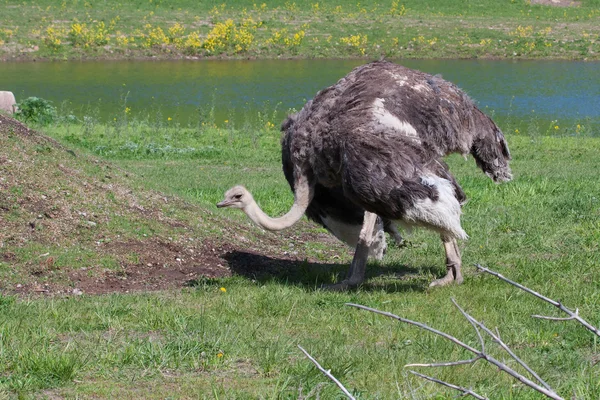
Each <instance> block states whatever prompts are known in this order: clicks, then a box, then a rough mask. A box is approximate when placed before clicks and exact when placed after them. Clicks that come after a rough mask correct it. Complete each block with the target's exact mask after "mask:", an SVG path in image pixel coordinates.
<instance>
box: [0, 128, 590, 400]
mask: <svg viewBox="0 0 600 400" xmlns="http://www.w3.org/2000/svg"><path fill="white" fill-rule="evenodd" d="M523 125H524V126H525V125H527V123H526V122H525V123H524V124H523ZM88 128H89V127H88ZM162 129H163V128H160V127H154V128H153V127H151V126H142V125H137V124H135V123H131V124H129V125H125V126H122V127H121V129H120V130H116V129H112V128H110V127H106V126H96V127H94V128H93V129H87V128H85V129H84V127H80V126H78V125H69V126H68V128H67V127H66V126H64V125H57V126H50V127H48V128H46V129H45V130H46V131H47V132H48V133H50V134H51V135H52V136H54V137H56V138H59V139H60V140H61V141H62V142H63V143H65V144H67V145H69V146H76V147H75V148H76V150H77V151H81V150H83V151H87V152H91V153H92V154H93V155H94V154H95V155H94V156H93V157H98V156H103V157H107V158H109V159H110V160H111V162H112V163H114V164H116V167H118V168H113V169H112V170H113V171H116V170H117V169H120V168H122V169H123V171H129V172H128V176H129V178H128V179H129V180H128V181H126V182H129V183H127V184H128V185H131V186H132V187H135V188H138V189H136V190H140V189H141V188H146V189H152V190H160V191H162V192H165V193H166V194H168V195H175V196H180V197H182V198H183V199H185V200H188V201H190V202H192V203H195V204H197V205H199V206H201V207H202V208H201V209H204V208H206V209H208V210H210V212H211V213H213V215H214V218H213V219H212V220H210V224H206V225H205V226H204V227H205V228H206V232H205V233H204V234H203V235H205V236H202V237H205V238H210V237H211V233H210V232H211V229H215V225H217V226H218V225H222V226H227V227H228V228H230V229H231V230H230V231H228V232H235V229H237V227H241V226H244V227H247V228H246V229H250V230H252V229H254V230H256V229H255V228H249V223H248V221H247V218H246V217H245V216H244V215H243V214H242V213H240V212H236V211H232V210H217V209H216V208H214V203H215V202H216V201H219V200H220V199H221V196H222V193H223V192H224V190H225V189H227V188H228V187H229V186H231V185H233V184H236V183H243V184H245V185H246V186H247V187H248V188H250V189H251V190H252V191H253V193H254V195H255V197H256V199H257V201H259V203H260V204H261V206H262V207H263V208H264V209H265V210H266V211H267V212H268V213H270V214H281V213H283V212H285V211H287V209H288V208H289V206H290V204H291V202H292V196H291V194H290V191H289V188H288V186H287V183H286V182H285V180H284V178H283V174H282V173H281V166H280V161H279V132H277V131H276V130H273V129H262V130H260V129H257V128H255V129H254V130H253V132H254V133H251V132H250V131H238V130H228V129H223V128H215V127H212V126H211V127H206V128H204V129H191V128H186V129H179V130H172V131H164V130H162ZM505 130H507V129H505ZM588 133H589V134H590V135H596V134H597V133H596V132H588ZM530 134H531V135H530ZM508 141H509V144H510V148H511V152H512V154H513V158H514V159H513V162H512V164H511V165H512V167H513V171H514V174H515V179H514V181H512V182H509V183H506V184H502V185H495V184H493V183H492V182H491V181H490V180H489V179H488V178H487V177H485V176H484V175H483V174H482V173H481V172H480V171H479V170H478V169H477V168H476V166H475V165H474V162H473V160H472V159H469V160H463V159H462V158H460V157H456V156H452V157H449V159H448V162H449V164H450V166H451V169H452V171H453V173H454V174H455V175H456V176H457V177H458V180H459V182H460V183H461V185H462V186H463V188H464V189H465V191H466V193H467V196H468V198H469V199H470V201H469V203H468V204H467V205H466V206H465V207H464V216H463V226H464V228H465V230H466V231H467V232H468V233H469V235H470V239H469V240H468V241H465V242H463V243H461V245H460V246H461V249H462V253H463V265H464V269H465V271H466V280H465V283H464V284H463V285H461V286H457V287H448V288H441V289H437V290H428V289H427V284H428V283H429V282H430V281H431V280H432V279H433V278H434V277H436V276H439V275H440V274H442V273H443V249H442V246H441V244H440V242H439V238H438V237H437V235H435V234H433V233H431V232H427V231H423V230H416V231H415V232H413V233H412V234H411V235H410V236H408V246H407V247H405V248H402V249H398V248H392V249H390V251H389V252H388V254H387V255H386V257H385V259H384V260H383V261H382V262H381V263H372V264H370V266H369V270H368V280H367V282H366V283H365V285H363V286H362V287H361V288H360V289H358V290H356V291H351V292H347V293H328V292H323V291H319V290H316V289H318V287H319V286H320V285H321V284H322V283H328V282H332V281H334V280H336V279H337V278H339V276H341V275H342V274H343V273H344V271H345V268H346V265H347V263H348V262H349V260H350V253H349V252H348V251H341V252H336V251H335V250H336V249H335V248H332V247H331V245H328V244H327V243H322V242H318V241H315V240H314V239H312V240H308V241H306V242H305V243H301V241H295V240H291V241H289V242H283V245H282V247H281V248H280V250H279V251H280V252H283V251H288V252H292V251H294V250H302V254H309V255H310V257H312V259H313V260H315V262H313V263H308V262H305V261H303V260H302V259H299V260H298V261H290V262H287V264H286V268H287V269H286V270H279V271H275V272H273V271H266V272H265V273H262V274H261V273H259V274H257V275H255V276H246V275H243V274H241V275H238V276H234V277H232V278H224V279H201V280H199V281H197V282H196V285H195V286H193V287H190V288H187V289H184V290H177V291H169V292H160V293H145V294H115V295H106V296H87V295H84V296H76V297H71V298H67V297H65V298H60V297H56V298H51V299H40V298H35V297H32V298H15V297H12V296H2V297H0V395H2V394H4V395H6V396H7V397H9V398H10V397H13V396H17V395H19V396H22V397H29V396H31V397H35V398H39V397H44V396H46V397H47V398H56V397H57V396H58V397H67V398H74V397H79V398H81V397H83V398H89V397H94V398H132V399H133V398H157V399H158V398H200V399H204V398H206V399H223V398H227V399H246V398H265V399H275V398H298V397H299V396H300V395H301V394H302V395H306V394H307V393H309V392H310V391H311V390H312V389H315V388H316V387H317V385H319V384H322V387H320V389H318V390H320V396H321V398H342V397H341V394H340V393H339V391H338V390H337V389H336V387H335V386H334V385H333V384H332V383H330V382H328V381H327V379H326V378H325V377H323V376H322V375H321V374H320V373H319V372H318V371H317V370H316V369H315V368H314V367H313V366H312V364H311V363H310V362H309V361H308V360H307V359H305V358H304V357H303V355H302V354H301V353H300V351H299V350H298V349H297V345H301V346H303V347H304V348H306V349H307V350H308V351H309V352H310V353H311V354H312V355H313V356H314V357H315V358H316V359H317V360H319V362H320V363H321V364H322V365H323V366H324V367H325V368H327V369H331V371H332V373H333V374H334V375H335V376H336V377H337V378H338V379H340V380H341V381H342V382H343V383H344V385H346V387H347V388H349V389H350V390H352V391H353V392H354V393H355V395H356V396H358V397H359V398H363V399H375V398H394V397H397V398H414V399H422V398H423V399H424V398H440V399H441V398H448V397H449V396H452V395H454V394H455V393H453V392H450V391H446V390H445V389H443V388H441V387H438V386H434V385H433V384H428V383H423V382H422V381H420V380H419V379H418V378H416V377H413V376H411V375H410V374H408V373H407V371H406V370H405V369H404V368H403V366H404V365H405V364H408V363H418V362H434V361H435V362H439V361H445V360H448V361H450V360H459V359H464V358H466V357H468V355H467V354H465V352H464V351H463V350H461V349H459V348H457V347H456V346H454V345H452V344H450V343H447V342H445V341H443V340H442V339H440V338H437V337H435V336H433V335H430V334H427V333H424V332H422V331H419V330H418V329H416V328H414V327H409V326H405V325H400V324H399V323H397V322H394V321H392V320H389V319H386V318H384V317H381V316H376V315H373V314H368V313H366V312H362V311H359V310H356V309H351V308H349V307H346V306H344V304H345V303H346V302H353V303H359V304H364V305H367V306H371V307H375V308H379V309H382V310H386V311H390V312H393V313H395V314H398V315H401V316H403V317H405V318H409V319H412V320H417V321H421V322H424V323H427V324H430V325H431V326H433V327H436V328H438V329H441V330H444V331H446V332H449V333H451V334H453V335H456V336H457V337H459V338H461V339H462V340H465V341H467V342H468V343H470V344H472V345H474V346H475V345H477V337H476V335H475V333H474V332H473V330H472V328H471V326H470V325H469V324H468V323H467V322H466V321H465V320H464V318H463V317H462V316H461V315H460V313H459V312H458V311H457V310H456V309H455V308H454V307H453V306H452V304H451V303H450V298H455V299H456V300H457V302H458V303H459V304H460V305H461V306H462V307H464V308H465V309H466V310H467V311H468V312H469V313H471V314H472V315H473V316H474V317H476V318H478V319H483V320H484V321H485V323H486V325H487V326H488V327H496V326H497V327H498V329H499V331H500V333H501V335H502V338H503V339H504V340H505V341H506V342H507V343H508V344H509V346H510V347H511V348H512V349H513V350H515V352H516V353H517V354H518V355H519V356H520V357H521V358H523V359H524V360H526V361H527V362H528V364H529V365H530V366H531V367H533V368H534V369H535V370H536V371H537V372H538V373H539V374H540V375H541V376H542V377H543V378H544V379H545V380H546V381H548V382H549V383H550V384H551V385H552V386H553V387H554V388H555V389H556V390H557V391H558V392H559V393H561V394H562V395H563V396H565V397H570V396H573V395H574V396H576V397H577V398H581V399H596V398H598V397H599V396H600V385H599V384H598V382H600V373H599V370H598V366H597V365H595V364H594V362H593V357H594V356H595V355H597V354H598V352H599V349H598V345H597V341H596V339H594V336H593V335H592V334H591V333H589V332H588V331H586V330H585V329H583V328H582V327H581V326H579V325H578V324H576V323H574V322H572V321H569V322H551V321H542V320H537V319H532V318H531V317H530V315H532V314H546V315H557V313H556V311H554V310H553V309H552V307H551V306H549V305H547V304H545V303H542V302H541V301H539V300H536V299H534V298H533V297H531V296H529V295H526V294H524V293H523V292H520V291H518V290H517V289H515V288H513V287H510V286H509V285H507V284H505V283H502V282H500V281H498V280H496V279H495V278H493V277H490V276H485V275H480V274H476V273H475V271H474V268H473V267H472V265H473V264H474V263H481V264H482V265H485V266H488V267H490V268H492V269H495V270H497V271H499V272H501V273H502V274H504V275H505V276H507V277H510V278H512V279H514V280H517V281H519V282H521V283H523V284H525V285H527V286H529V287H530V288H532V289H534V290H537V291H539V292H541V293H544V294H545V295H547V296H549V297H551V298H554V299H560V300H561V301H562V302H563V303H564V304H565V305H567V306H569V307H571V308H579V310H580V314H581V315H582V316H583V317H584V318H586V319H588V320H589V321H590V322H591V323H592V324H595V325H600V319H598V317H597V315H598V310H599V307H600V290H599V289H600V287H599V284H598V282H600V272H599V271H600V270H599V269H598V265H599V264H600V256H599V254H600V252H599V250H600V249H599V247H598V246H599V245H600V197H599V195H598V194H599V193H600V181H599V180H598V177H597V171H599V170H600V159H599V158H598V157H597V154H598V152H599V151H600V139H598V138H597V137H593V136H579V137H576V136H543V135H540V132H529V131H528V130H527V129H526V128H522V131H521V133H520V134H519V135H514V134H513V135H508ZM127 143H130V145H129V146H126V144H127ZM150 143H154V145H155V147H162V148H165V146H170V147H169V148H170V149H179V148H194V149H203V148H208V147H209V146H210V147H211V149H212V150H211V151H210V152H206V151H200V152H196V151H188V152H177V151H169V152H148V151H138V150H139V149H140V148H142V149H147V148H148V146H149V144H150ZM124 146H125V147H124ZM132 149H137V150H132ZM56 156H57V155H56V154H55V153H52V152H50V153H49V154H47V153H45V152H44V153H42V154H41V155H39V153H38V157H48V158H50V157H56ZM93 157H92V159H93ZM61 162H66V161H61ZM78 162H81V163H82V164H81V165H82V166H81V169H82V170H83V171H85V173H87V174H97V173H101V174H104V173H105V172H104V171H105V168H104V167H103V166H98V164H93V163H92V165H90V166H87V167H84V166H83V165H85V163H84V161H82V160H80V161H78ZM113 175H116V172H113ZM91 176H94V175H91ZM113 179H116V178H113ZM18 192H19V190H17V189H15V195H19V193H18ZM115 193H116V192H115ZM27 194H28V189H27V187H23V188H21V189H20V196H27ZM141 197H142V198H145V196H141ZM119 201H120V200H119V198H114V199H113V200H110V199H108V200H107V202H108V203H107V204H111V202H112V203H115V202H116V203H115V204H119ZM176 208H177V207H175V208H174V209H173V210H171V214H170V215H172V216H174V217H179V218H187V219H189V218H190V214H189V213H186V212H185V211H184V210H183V209H176ZM116 210H118V208H117V209H116ZM115 224H116V225H108V227H104V228H103V229H107V232H108V233H111V232H113V231H119V232H120V234H122V235H135V234H137V233H135V229H136V228H138V227H139V222H136V223H135V224H133V226H128V225H127V224H129V222H128V219H127V218H126V217H125V216H123V217H122V218H121V220H117V221H116V222H115ZM211 224H212V225H211ZM144 226H146V227H147V228H145V229H148V230H147V232H148V233H152V229H164V228H161V227H160V226H154V228H152V226H153V225H152V223H151V222H150V221H148V222H147V225H144ZM315 231H319V230H318V229H317V228H315V227H313V226H311V225H307V224H303V225H301V226H300V227H299V228H298V231H297V234H298V235H299V236H300V235H302V234H303V233H306V232H315ZM82 232H86V231H82ZM144 232H146V231H144ZM278 236H280V234H273V236H272V237H278ZM215 238H216V239H218V240H220V241H223V242H225V241H229V240H230V239H233V238H232V237H230V236H227V234H225V235H224V234H223V233H222V232H221V233H219V234H218V235H217V236H215V237H214V238H213V239H215ZM250 240H254V239H253V238H252V237H250ZM261 240H264V238H263V239H261ZM11 246H13V247H9V250H10V249H11V248H15V247H14V246H15V245H11ZM31 246H33V247H32V248H27V247H25V248H23V250H22V254H21V253H18V252H17V253H18V254H17V257H18V258H23V259H24V261H25V264H26V261H27V260H26V259H25V258H26V257H31V258H32V259H34V258H35V257H36V255H37V254H39V253H40V252H42V251H45V248H42V247H39V248H35V246H36V245H31ZM256 249H257V251H258V252H259V253H260V251H261V250H260V249H261V244H260V243H259V242H258V241H257V242H256ZM55 250H56V249H55ZM55 250H53V252H54V251H55ZM74 251H75V252H79V253H81V254H80V257H81V259H80V261H79V262H85V261H81V260H85V259H86V257H88V258H93V257H94V256H93V255H91V254H90V253H89V252H88V250H86V249H78V250H77V249H76V250H74ZM135 256H136V255H135V254H131V255H130V257H135ZM272 257H273V256H272ZM0 260H1V259H0ZM254 260H255V262H256V263H259V262H261V261H260V259H259V258H258V257H255V258H254ZM77 262H78V261H77V259H74V258H73V255H72V254H70V253H69V252H68V251H65V253H63V254H62V255H61V254H60V252H59V255H58V256H57V259H56V261H55V264H54V265H55V266H56V268H57V270H58V271H61V270H64V269H66V268H68V265H74V267H76V266H77ZM102 262H104V263H105V264H106V267H107V268H116V266H115V260H114V259H111V258H107V259H104V261H102ZM8 270H10V265H9V264H8V263H6V262H5V263H0V271H8ZM21 273H27V272H26V271H21ZM5 275H6V276H9V274H7V273H5ZM7 279H11V278H10V277H9V278H7ZM221 288H224V289H225V291H223V290H221ZM488 347H489V348H490V349H492V348H493V344H492V343H489V344H488ZM492 352H493V353H494V354H495V355H496V356H498V357H503V356H502V355H501V353H500V352H498V351H496V350H493V351H492ZM423 372H425V373H428V374H431V375H435V376H436V377H439V378H441V379H444V380H447V381H451V382H453V383H456V384H460V385H463V386H466V387H472V388H473V389H474V390H475V391H477V392H479V393H480V394H485V395H486V396H488V397H490V398H494V399H538V398H540V396H539V395H537V394H534V393H533V392H532V391H531V390H529V389H525V388H523V387H522V386H521V385H519V384H516V383H515V382H514V381H513V380H511V379H510V378H509V377H507V376H504V375H502V374H499V373H498V371H496V370H495V369H494V368H492V367H490V366H487V365H485V364H484V363H483V362H478V363H477V364H476V365H475V366H472V367H454V368H449V369H438V370H435V371H431V370H428V371H423Z"/></svg>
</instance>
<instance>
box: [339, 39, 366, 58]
mask: <svg viewBox="0 0 600 400" xmlns="http://www.w3.org/2000/svg"><path fill="white" fill-rule="evenodd" d="M340 42H341V43H343V44H345V45H347V46H349V47H351V48H353V49H355V50H358V53H359V54H360V55H361V56H364V55H365V52H366V50H367V49H366V47H367V42H368V38H367V35H360V34H358V35H352V36H347V37H342V38H340Z"/></svg>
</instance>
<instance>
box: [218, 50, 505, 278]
mask: <svg viewBox="0 0 600 400" xmlns="http://www.w3.org/2000/svg"><path fill="white" fill-rule="evenodd" d="M393 65H394V64H391V63H387V62H376V63H372V64H368V65H367V66H365V67H364V68H367V69H368V68H369V67H371V68H372V69H373V70H374V71H377V70H381V71H380V72H378V73H377V74H376V76H377V77H382V78H385V77H391V79H392V81H393V82H395V85H391V84H390V79H387V80H385V79H382V80H381V81H377V80H372V79H367V80H365V79H357V80H356V79H355V80H354V82H350V81H349V79H350V78H351V77H352V76H353V74H354V75H357V72H360V70H361V69H360V68H359V69H356V70H354V71H352V72H351V73H350V74H349V75H348V76H347V77H346V78H343V79H342V80H340V81H339V82H338V84H336V85H334V86H332V87H329V88H326V89H324V90H322V91H321V92H319V93H317V95H316V97H315V98H314V99H313V100H311V101H309V102H308V103H307V104H306V105H305V106H304V107H303V109H302V110H301V111H300V112H299V113H298V114H296V115H294V116H292V117H291V118H289V119H288V120H287V121H286V122H284V124H283V131H284V135H283V139H282V160H283V166H284V173H285V175H286V178H287V179H288V181H289V182H290V186H291V187H292V190H293V192H294V204H293V206H292V207H291V209H290V211H289V212H288V213H286V214H285V215H283V216H282V217H279V218H271V217H269V216H267V215H266V214H265V213H264V212H263V211H262V210H261V209H260V208H259V207H258V205H257V204H256V202H255V201H254V199H253V198H252V195H251V194H250V192H248V191H247V190H246V189H245V188H244V187H242V186H236V187H234V188H231V189H230V190H228V191H227V192H226V193H225V198H224V200H223V201H222V202H220V203H218V204H217V206H218V207H232V208H240V209H242V210H243V211H244V212H245V213H246V214H247V215H248V216H249V217H250V219H252V221H254V222H255V223H256V224H258V225H260V226H262V227H263V228H265V229H268V230H281V229H285V228H288V227H290V226H292V225H293V224H294V223H296V222H297V221H298V220H299V219H300V218H301V217H302V215H304V213H307V214H308V215H309V217H311V212H314V214H312V215H314V216H319V218H320V222H321V223H322V224H324V225H325V226H326V227H328V228H329V229H330V230H331V231H332V232H334V234H335V233H336V232H335V228H332V224H331V223H330V225H327V223H328V222H327V219H326V218H325V219H323V217H322V215H323V214H321V213H320V211H322V210H324V209H325V210H326V209H327V207H326V205H327V201H328V200H329V198H328V196H329V195H331V194H332V193H333V195H334V196H337V197H338V198H337V200H342V201H343V202H345V205H346V206H347V207H348V209H349V210H351V211H352V213H353V214H352V215H351V216H350V217H352V218H353V217H354V216H356V215H359V217H358V218H359V219H362V220H361V222H360V223H359V225H357V226H359V232H358V235H356V237H357V240H356V251H355V253H354V257H353V260H352V262H351V264H350V269H349V273H348V276H347V278H346V279H344V280H343V281H341V282H339V283H338V284H336V285H334V286H333V287H332V288H333V289H346V288H348V287H352V286H356V285H359V284H360V283H362V282H363V280H364V275H365V268H366V262H367V258H368V256H369V250H370V248H372V246H373V245H374V242H375V241H376V240H377V238H378V237H379V238H380V237H381V235H378V234H377V232H374V228H375V226H376V224H377V219H378V218H377V217H378V216H380V217H381V218H383V219H384V220H383V221H388V222H389V221H399V222H401V223H402V224H403V225H407V226H422V227H426V228H429V229H433V230H434V231H437V232H439V233H440V237H441V239H442V242H443V244H444V249H445V252H446V266H447V274H446V276H444V277H443V278H441V279H438V280H436V281H434V282H433V283H432V285H440V286H442V285H447V284H449V283H461V282H462V279H463V278H462V274H461V258H460V253H459V251H458V245H457V242H456V240H457V239H466V237H467V235H466V233H465V231H464V230H463V229H462V227H461V225H460V214H461V209H460V205H461V203H462V202H463V201H464V199H465V197H464V193H463V191H462V189H461V188H460V186H459V185H458V184H457V182H456V180H455V179H454V178H453V177H452V175H451V174H450V172H449V171H448V168H447V166H446V165H445V164H444V163H443V162H441V161H439V160H438V156H437V155H436V151H439V150H438V148H437V147H436V146H434V145H435V144H436V143H438V142H437V141H435V140H432V141H431V143H429V142H426V141H422V140H421V139H420V136H419V134H418V133H417V132H418V131H417V129H425V130H428V129H433V128H437V129H445V130H449V131H450V133H451V134H453V135H454V136H457V137H459V138H462V136H461V135H459V134H460V133H461V131H457V127H456V125H458V124H461V125H459V126H462V125H463V124H464V125H466V126H467V127H471V128H472V125H474V124H475V123H474V120H475V118H479V119H482V120H483V117H482V116H483V114H482V113H481V112H479V113H480V114H481V116H479V114H475V117H474V116H473V114H474V111H473V109H475V108H474V106H473V105H472V103H471V102H470V101H469V102H468V105H469V106H470V110H469V111H470V112H469V113H465V112H464V110H461V107H463V106H465V105H467V103H466V100H467V99H468V97H466V95H464V94H463V93H462V92H460V91H458V89H455V87H454V86H452V85H450V84H448V83H447V82H445V81H443V80H441V79H440V78H434V77H431V79H430V81H431V83H427V81H425V82H424V83H425V84H427V85H428V86H424V85H423V84H421V83H420V81H418V80H417V79H415V78H414V77H415V75H418V74H421V73H417V71H411V70H408V69H401V71H402V72H403V73H404V75H402V74H399V73H397V72H394V70H393V68H391V71H390V70H389V68H390V66H393ZM400 68H402V67H400ZM422 75H424V74H422ZM419 76H420V75H419ZM404 86H410V87H412V90H411V91H410V92H409V93H403V91H402V90H401V89H402V88H403V87H404ZM446 86H449V87H450V88H451V89H454V91H452V94H453V95H454V97H455V98H456V99H455V98H454V97H451V99H452V100H454V103H452V102H451V101H449V100H448V99H447V98H445V97H444V96H443V95H444V93H445V92H444V90H443V89H446ZM399 89H400V91H399ZM430 91H431V92H433V94H432V93H429V92H430ZM421 92H423V93H421ZM427 94H428V97H429V98H428V99H426V100H423V97H424V96H425V97H427V96H426V95H427ZM433 100H437V105H432V104H429V101H433ZM457 101H458V103H457ZM415 102H416V103H415ZM461 102H465V104H463V103H461ZM413 103H415V104H413ZM403 106H404V107H406V108H407V109H408V111H406V110H403V108H402V107H403ZM388 108H390V109H391V110H392V111H389V110H388ZM415 108H416V109H417V110H415ZM475 110H476V109H475ZM477 111H478V110H477ZM400 118H402V119H400ZM409 118H410V119H409ZM486 118H487V117H486ZM413 119H414V120H415V121H417V122H419V124H416V123H415V125H417V126H416V127H415V126H414V125H413V123H412V120H413ZM429 119H433V121H429ZM408 120H410V121H411V122H408ZM488 120H489V118H488ZM489 121H490V123H491V120H489ZM453 123H454V124H455V125H453ZM491 125H493V126H494V127H495V125H494V124H493V123H491ZM463 130H464V128H463ZM472 130H475V131H479V129H472ZM496 132H497V133H496ZM429 133H430V132H429V131H426V132H425V133H423V135H428V134H429ZM493 133H494V134H495V136H494V137H493V140H492V142H493V143H487V142H489V141H490V140H489V139H488V140H486V136H487V135H489V134H490V132H481V133H473V134H472V135H471V137H470V140H469V139H468V138H467V139H465V140H462V141H461V140H458V139H454V140H452V139H451V138H450V136H451V135H448V137H449V138H450V139H448V140H445V141H439V143H440V144H439V147H440V148H446V149H448V148H450V147H451V146H450V145H449V144H448V143H451V144H452V146H454V147H452V149H453V150H454V148H459V149H463V148H464V150H462V152H463V153H468V152H469V149H471V147H473V148H475V149H474V150H471V153H472V154H474V156H475V158H476V160H477V162H478V165H480V167H481V168H482V169H484V171H486V172H489V174H490V176H492V178H494V179H496V180H503V179H509V178H510V172H509V170H508V165H507V161H506V159H507V158H508V157H509V155H508V148H507V147H506V143H505V142H504V138H503V137H502V134H501V133H500V131H499V130H498V129H497V128H496V131H494V132H493ZM465 136H466V135H465ZM462 142H466V144H464V143H462ZM475 143H477V144H478V145H477V146H476V145H475ZM442 146H444V147H442ZM461 146H462V147H461ZM455 151H456V150H455ZM446 152H447V151H446ZM503 154H504V155H503ZM492 157H495V159H496V161H493V159H492ZM488 164H489V165H488ZM486 169H487V170H486ZM315 201H316V203H315ZM324 206H325V207H324ZM311 207H312V208H311ZM309 209H310V211H309ZM360 216H362V218H360ZM337 217H340V220H341V221H342V222H345V221H346V219H345V216H343V215H341V216H340V215H334V216H333V218H332V220H336V218H337ZM350 225H351V226H354V225H355V224H354V221H352V223H351V224H350ZM381 225H384V226H385V223H384V222H381V223H380V224H379V229H380V228H381ZM337 236H338V237H340V238H342V237H341V236H342V235H341V234H338V235H337ZM350 236H352V235H350ZM342 239H343V240H344V238H342Z"/></svg>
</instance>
